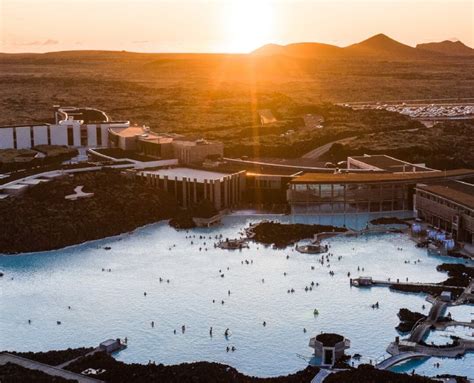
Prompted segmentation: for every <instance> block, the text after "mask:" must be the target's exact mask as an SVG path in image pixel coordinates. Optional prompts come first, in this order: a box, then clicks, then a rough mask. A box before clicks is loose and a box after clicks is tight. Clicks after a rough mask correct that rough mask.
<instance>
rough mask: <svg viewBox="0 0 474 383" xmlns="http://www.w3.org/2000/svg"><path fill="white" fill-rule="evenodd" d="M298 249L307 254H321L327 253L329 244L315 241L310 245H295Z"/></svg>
mask: <svg viewBox="0 0 474 383" xmlns="http://www.w3.org/2000/svg"><path fill="white" fill-rule="evenodd" d="M295 249H296V251H299V252H300V253H306V254H321V253H326V252H327V251H328V249H329V247H328V245H322V244H321V243H320V242H314V243H312V244H310V245H303V246H298V245H296V247H295Z"/></svg>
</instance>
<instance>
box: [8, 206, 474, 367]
mask: <svg viewBox="0 0 474 383" xmlns="http://www.w3.org/2000/svg"><path fill="white" fill-rule="evenodd" d="M262 219H275V220H280V221H281V222H289V221H290V220H291V222H295V221H299V222H304V223H310V222H308V219H309V218H308V217H306V218H302V217H300V218H298V217H294V216H293V217H288V216H246V215H231V216H227V217H225V218H224V220H223V222H222V224H221V225H219V226H216V227H213V228H206V229H194V230H189V231H184V230H183V231H176V230H175V229H173V228H171V227H169V226H168V224H167V223H166V222H163V223H158V224H153V225H149V226H147V227H144V228H140V229H138V230H136V231H134V232H132V233H129V234H124V235H121V236H118V237H113V238H107V239H104V240H100V241H94V242H89V243H85V244H82V245H78V246H73V247H70V248H66V249H62V250H57V251H50V252H42V253H32V254H25V255H14V256H0V270H1V271H2V272H3V273H4V276H3V278H1V279H0V286H1V287H0V290H1V295H0V307H1V309H2V315H1V316H0V334H1V336H0V350H15V351H47V350H53V349H65V348H68V347H71V348H74V347H82V346H96V345H98V344H99V343H100V342H101V341H103V340H105V339H108V338H117V337H120V338H125V337H127V339H128V348H127V349H125V350H123V351H121V352H119V353H118V354H115V356H116V358H117V359H118V360H122V361H126V362H137V363H148V362H149V361H155V362H156V363H163V364H177V363H182V362H192V361H201V360H206V361H215V362H219V363H225V364H229V365H231V366H233V367H235V368H237V369H238V370H239V371H241V372H242V373H245V374H249V375H256V376H277V375H286V374H289V373H292V372H295V371H297V370H300V369H303V368H304V367H305V366H306V365H307V363H308V360H310V358H311V354H312V349H310V348H309V347H308V342H309V338H310V337H312V336H314V335H317V334H319V333H320V332H322V331H323V332H336V333H339V334H341V335H344V336H345V337H346V338H348V339H350V341H351V348H350V349H349V350H347V353H348V354H350V355H353V354H355V353H359V354H361V355H362V359H361V361H360V362H364V363H368V362H369V360H372V361H374V362H375V361H380V360H382V359H383V358H384V357H386V356H387V354H386V352H385V349H386V347H387V346H388V344H389V343H390V342H391V341H393V340H394V338H395V336H397V335H399V334H398V333H397V331H396V330H395V326H396V325H397V324H398V322H399V320H398V317H397V313H398V310H399V309H400V308H402V307H406V308H408V309H410V310H412V311H418V312H422V313H425V314H426V313H428V311H429V309H430V307H431V305H430V304H429V303H428V302H426V301H425V295H421V294H420V295H418V294H406V293H400V292H392V291H390V290H389V289H388V288H386V287H372V288H368V289H358V288H355V287H351V286H350V285H349V277H348V276H347V273H348V272H350V273H351V276H352V277H353V278H355V277H358V276H360V275H364V276H371V277H373V278H375V279H387V278H391V279H392V280H394V279H397V278H399V279H400V280H401V281H405V280H406V278H408V280H409V281H418V282H440V281H443V280H445V279H446V278H447V275H446V274H444V273H440V272H437V271H436V266H437V265H438V264H441V263H443V262H446V263H448V262H451V263H454V262H466V261H465V260H457V259H454V258H447V257H440V256H429V255H428V254H427V252H426V249H418V248H416V247H415V242H413V241H412V240H411V239H410V238H409V237H408V236H407V235H405V234H393V233H392V234H377V235H375V234H374V235H366V236H360V237H342V236H341V237H334V238H331V239H329V240H326V241H324V242H325V243H328V244H329V245H330V249H329V252H331V253H333V254H334V255H333V256H332V257H330V262H329V265H330V267H327V266H328V264H327V263H324V265H321V263H319V262H318V260H319V259H320V257H321V255H314V254H313V255H312V254H301V253H298V252H296V251H294V250H293V248H292V247H288V248H287V249H283V250H275V249H273V248H271V247H264V246H263V245H261V244H258V243H254V242H250V243H249V248H248V249H247V248H245V249H242V250H240V251H239V250H235V251H229V250H223V249H219V248H215V247H214V243H215V242H217V240H216V239H215V237H216V236H220V235H222V237H223V238H224V239H225V238H236V237H238V236H239V233H241V232H242V231H243V229H244V228H245V227H248V225H249V224H250V223H255V222H259V221H260V220H262ZM324 223H327V222H324ZM200 236H202V237H203V238H201V239H200ZM209 237H212V239H209ZM191 242H193V244H191ZM104 247H110V250H105V249H104ZM200 248H201V250H199V249H200ZM399 248H402V250H399ZM206 249H207V250H206ZM287 256H289V258H287ZM339 257H340V259H339ZM246 261H247V262H246ZM415 261H416V262H415ZM471 264H472V262H471ZM312 266H314V269H312ZM358 267H359V268H360V271H358V270H357V269H358ZM109 269H110V271H108V270H109ZM362 269H363V271H362ZM329 271H333V272H334V276H331V275H330V274H329ZM284 273H286V276H285V274H284ZM160 278H162V281H161V282H160ZM167 280H169V283H168V282H167ZM311 282H315V284H316V283H318V284H319V286H315V287H313V289H312V291H305V287H309V286H310V285H311ZM290 289H294V290H295V292H294V293H288V290H290ZM229 291H230V295H229ZM145 292H146V295H145V294H144V293H145ZM213 300H214V302H213ZM375 302H379V305H380V308H379V309H373V308H372V307H371V306H372V304H374V303H375ZM423 305H425V309H424V310H423V309H422V306H423ZM68 306H70V307H71V308H70V309H69V308H68ZM314 309H317V310H318V311H319V315H317V316H314V315H313V311H314ZM473 311H474V309H473V307H472V306H467V305H466V306H459V307H453V308H448V311H447V313H448V312H451V314H452V316H453V319H457V320H460V321H469V320H471V318H472V316H471V313H472V312H473ZM447 313H446V314H447ZM28 319H30V320H31V324H28ZM57 321H61V325H57V323H56V322H57ZM152 321H154V327H152V326H151V322H152ZM264 321H265V322H266V326H263V322H264ZM182 325H185V331H184V333H183V332H182V327H181V326H182ZM211 326H212V327H213V335H212V337H211V336H210V334H209V329H210V327H211ZM227 328H229V330H230V336H229V337H228V338H227V339H226V338H225V337H224V331H225V330H226V329H227ZM304 329H306V333H305V332H304ZM174 330H176V333H174ZM449 331H451V332H455V333H456V334H458V335H461V336H465V337H469V336H472V334H471V333H470V332H469V331H468V330H466V329H463V328H459V329H458V328H452V329H449ZM449 331H448V332H446V331H445V332H439V333H438V332H430V334H429V335H428V338H427V340H426V341H427V342H429V343H430V342H431V341H434V342H435V343H436V344H443V343H448V342H450V340H449V339H448V338H447V336H449ZM401 338H403V336H401ZM227 346H229V347H232V346H234V347H235V348H236V351H235V352H227V351H226V347H227ZM437 362H439V363H440V367H439V368H436V367H435V366H434V364H435V363H437ZM412 369H415V370H416V372H417V373H420V374H426V375H436V374H443V373H452V374H460V375H467V376H474V357H473V354H472V353H471V354H467V355H466V356H465V357H463V358H462V359H456V360H455V359H437V358H430V359H427V360H421V361H414V362H409V363H406V364H405V365H400V366H396V367H394V368H393V370H394V371H411V370H412Z"/></svg>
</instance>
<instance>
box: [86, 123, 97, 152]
mask: <svg viewBox="0 0 474 383" xmlns="http://www.w3.org/2000/svg"><path fill="white" fill-rule="evenodd" d="M87 146H90V147H95V146H97V132H96V125H95V124H88V125H87Z"/></svg>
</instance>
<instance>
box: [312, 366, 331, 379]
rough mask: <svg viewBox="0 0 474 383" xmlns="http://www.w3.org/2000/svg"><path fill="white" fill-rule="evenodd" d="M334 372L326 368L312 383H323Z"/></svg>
mask: <svg viewBox="0 0 474 383" xmlns="http://www.w3.org/2000/svg"><path fill="white" fill-rule="evenodd" d="M333 372H335V371H333V370H326V369H324V368H322V369H320V370H319V372H318V373H317V375H316V376H315V377H314V378H313V380H312V381H311V383H322V382H323V381H324V379H326V378H327V377H328V376H329V375H331V374H332V373H333Z"/></svg>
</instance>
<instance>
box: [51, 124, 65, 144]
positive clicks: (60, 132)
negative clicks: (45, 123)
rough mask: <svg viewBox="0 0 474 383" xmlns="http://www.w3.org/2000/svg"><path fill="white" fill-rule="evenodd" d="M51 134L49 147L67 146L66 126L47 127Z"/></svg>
mask: <svg viewBox="0 0 474 383" xmlns="http://www.w3.org/2000/svg"><path fill="white" fill-rule="evenodd" d="M49 130H50V132H51V145H67V125H61V126H55V125H51V126H50V127H49Z"/></svg>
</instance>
